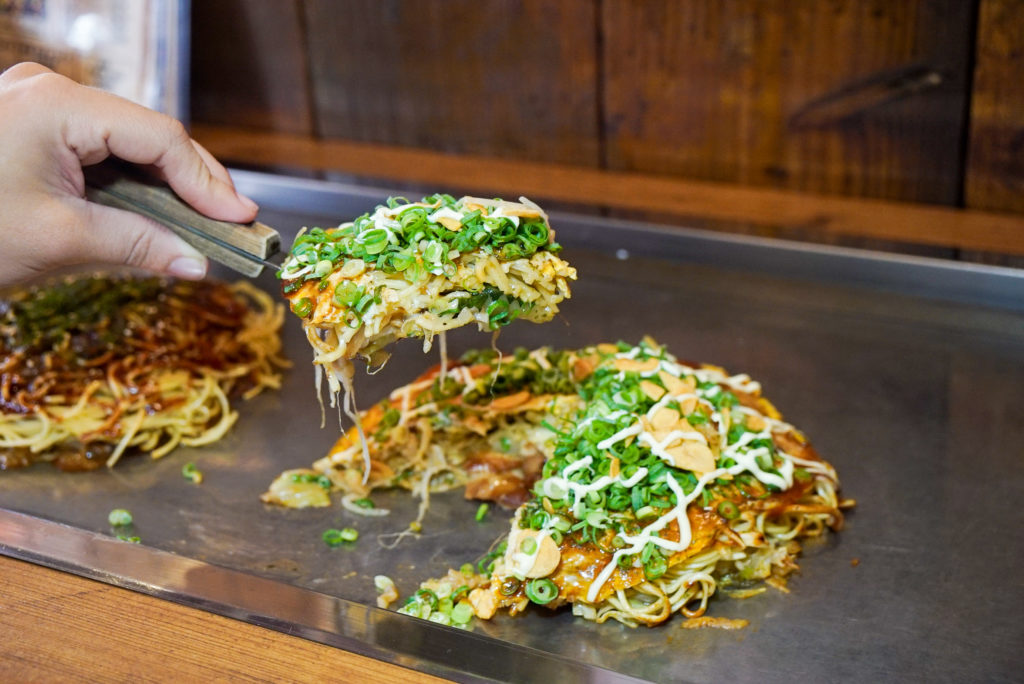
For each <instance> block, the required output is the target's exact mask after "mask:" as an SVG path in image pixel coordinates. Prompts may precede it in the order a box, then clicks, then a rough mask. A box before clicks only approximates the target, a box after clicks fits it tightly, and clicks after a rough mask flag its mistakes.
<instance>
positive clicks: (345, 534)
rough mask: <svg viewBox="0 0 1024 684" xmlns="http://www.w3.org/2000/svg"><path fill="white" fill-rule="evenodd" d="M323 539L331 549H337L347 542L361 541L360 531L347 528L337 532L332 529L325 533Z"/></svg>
mask: <svg viewBox="0 0 1024 684" xmlns="http://www.w3.org/2000/svg"><path fill="white" fill-rule="evenodd" d="M322 538H323V540H324V543H325V544H327V545H328V546H330V547H335V546H340V545H342V544H344V543H346V542H347V543H351V542H354V541H355V540H357V539H359V531H358V530H356V529H355V528H352V527H346V528H344V529H341V530H337V529H334V528H333V527H332V528H331V529H329V530H325V531H324V533H323V537H322Z"/></svg>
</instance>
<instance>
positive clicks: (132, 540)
mask: <svg viewBox="0 0 1024 684" xmlns="http://www.w3.org/2000/svg"><path fill="white" fill-rule="evenodd" d="M117 538H118V539H120V540H121V541H123V542H130V543H132V544H138V543H139V542H141V541H142V540H141V539H139V538H138V537H129V536H128V535H126V534H119V535H117Z"/></svg>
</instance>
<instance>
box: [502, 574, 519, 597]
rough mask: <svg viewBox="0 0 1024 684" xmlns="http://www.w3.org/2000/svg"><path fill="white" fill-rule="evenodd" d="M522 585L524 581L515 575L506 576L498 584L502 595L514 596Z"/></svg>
mask: <svg viewBox="0 0 1024 684" xmlns="http://www.w3.org/2000/svg"><path fill="white" fill-rule="evenodd" d="M520 586H522V583H521V582H520V581H519V580H517V579H516V578H515V577H506V578H505V579H504V580H502V582H501V584H499V585H498V591H499V592H501V595H502V596H512V595H513V594H515V593H516V592H517V591H519V587H520Z"/></svg>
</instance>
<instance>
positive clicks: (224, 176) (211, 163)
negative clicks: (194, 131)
mask: <svg viewBox="0 0 1024 684" xmlns="http://www.w3.org/2000/svg"><path fill="white" fill-rule="evenodd" d="M191 142H192V147H194V148H195V149H196V152H198V153H199V156H200V157H201V158H202V160H203V163H205V164H206V168H208V169H209V170H210V173H211V174H212V175H213V177H214V178H216V179H217V180H219V181H223V182H224V183H227V184H228V185H230V186H231V189H232V190H235V181H233V180H231V175H230V174H228V170H227V169H225V168H224V165H223V164H221V163H220V162H219V161H217V159H216V158H215V157H214V156H213V155H212V154H210V152H209V151H208V150H207V149H206V148H205V147H203V146H202V145H200V144H199V143H197V142H196V141H195V140H192V141H191ZM235 192H236V193H237V192H238V191H237V190H235Z"/></svg>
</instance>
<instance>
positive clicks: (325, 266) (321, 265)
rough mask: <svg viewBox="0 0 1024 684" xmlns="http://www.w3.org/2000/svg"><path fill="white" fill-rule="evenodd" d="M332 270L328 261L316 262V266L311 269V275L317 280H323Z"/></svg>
mask: <svg viewBox="0 0 1024 684" xmlns="http://www.w3.org/2000/svg"><path fill="white" fill-rule="evenodd" d="M333 269H334V264H333V263H331V260H330V259H321V260H320V261H318V262H316V266H315V267H314V268H313V275H315V276H316V277H317V278H323V277H324V276H325V275H327V274H329V273H330V272H331V270H333Z"/></svg>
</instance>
